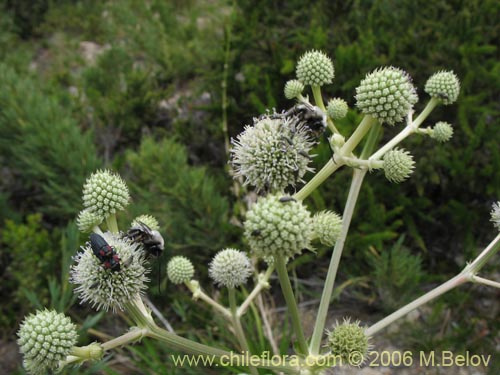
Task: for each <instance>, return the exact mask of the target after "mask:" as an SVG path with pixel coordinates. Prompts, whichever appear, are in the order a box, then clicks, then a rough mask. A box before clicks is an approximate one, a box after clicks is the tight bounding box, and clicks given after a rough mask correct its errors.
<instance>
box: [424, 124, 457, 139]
mask: <svg viewBox="0 0 500 375" xmlns="http://www.w3.org/2000/svg"><path fill="white" fill-rule="evenodd" d="M452 135H453V128H452V126H451V125H450V124H448V123H447V122H444V121H440V122H437V123H436V125H434V127H433V128H432V130H431V134H430V136H431V138H434V139H435V140H436V141H438V142H441V143H444V142H447V141H449V140H450V139H451V137H452Z"/></svg>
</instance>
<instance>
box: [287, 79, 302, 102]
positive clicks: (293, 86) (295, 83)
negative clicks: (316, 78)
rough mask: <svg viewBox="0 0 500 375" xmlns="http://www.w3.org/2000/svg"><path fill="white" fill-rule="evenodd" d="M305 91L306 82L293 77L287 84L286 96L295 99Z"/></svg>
mask: <svg viewBox="0 0 500 375" xmlns="http://www.w3.org/2000/svg"><path fill="white" fill-rule="evenodd" d="M302 91H304V84H303V83H302V82H300V81H299V80H297V79H292V80H290V81H288V82H287V83H286V84H285V90H284V92H285V98H287V99H295V98H298V97H299V95H301V94H302Z"/></svg>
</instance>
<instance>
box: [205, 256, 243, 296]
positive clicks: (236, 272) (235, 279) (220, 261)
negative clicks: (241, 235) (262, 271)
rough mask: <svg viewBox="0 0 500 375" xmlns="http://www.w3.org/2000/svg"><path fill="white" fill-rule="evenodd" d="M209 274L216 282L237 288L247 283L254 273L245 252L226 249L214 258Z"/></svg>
mask: <svg viewBox="0 0 500 375" xmlns="http://www.w3.org/2000/svg"><path fill="white" fill-rule="evenodd" d="M208 274H209V276H210V277H211V278H212V280H213V281H214V282H215V283H216V284H218V285H220V286H226V287H228V288H235V287H238V286H240V285H243V284H245V283H246V281H247V279H248V278H249V277H250V275H251V274H252V263H251V262H250V259H249V258H248V256H247V255H246V254H245V253H244V252H242V251H239V250H235V249H224V250H221V251H219V252H218V253H217V254H216V255H215V257H214V258H213V259H212V262H211V263H210V267H209V269H208Z"/></svg>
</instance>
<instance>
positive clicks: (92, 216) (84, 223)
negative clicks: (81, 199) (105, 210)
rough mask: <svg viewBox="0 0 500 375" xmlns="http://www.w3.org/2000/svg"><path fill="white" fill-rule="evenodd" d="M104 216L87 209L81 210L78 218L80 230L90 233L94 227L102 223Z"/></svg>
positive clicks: (77, 223) (77, 222)
mask: <svg viewBox="0 0 500 375" xmlns="http://www.w3.org/2000/svg"><path fill="white" fill-rule="evenodd" d="M102 220H103V217H102V216H99V215H98V214H96V213H95V212H91V211H89V210H87V209H85V210H82V211H80V213H79V214H78V217H77V218H76V225H77V226H78V230H80V232H82V233H90V232H92V229H94V228H95V227H97V226H98V225H99V224H101V223H102Z"/></svg>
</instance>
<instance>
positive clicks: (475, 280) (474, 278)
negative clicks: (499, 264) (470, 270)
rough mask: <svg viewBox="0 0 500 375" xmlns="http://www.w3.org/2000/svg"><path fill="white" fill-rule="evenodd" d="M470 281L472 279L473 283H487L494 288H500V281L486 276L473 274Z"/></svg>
mask: <svg viewBox="0 0 500 375" xmlns="http://www.w3.org/2000/svg"><path fill="white" fill-rule="evenodd" d="M470 281H472V282H473V283H477V284H483V285H487V286H492V287H493V288H498V289H500V283H499V282H497V281H493V280H489V279H485V278H484V277H479V276H472V277H471V279H470Z"/></svg>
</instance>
